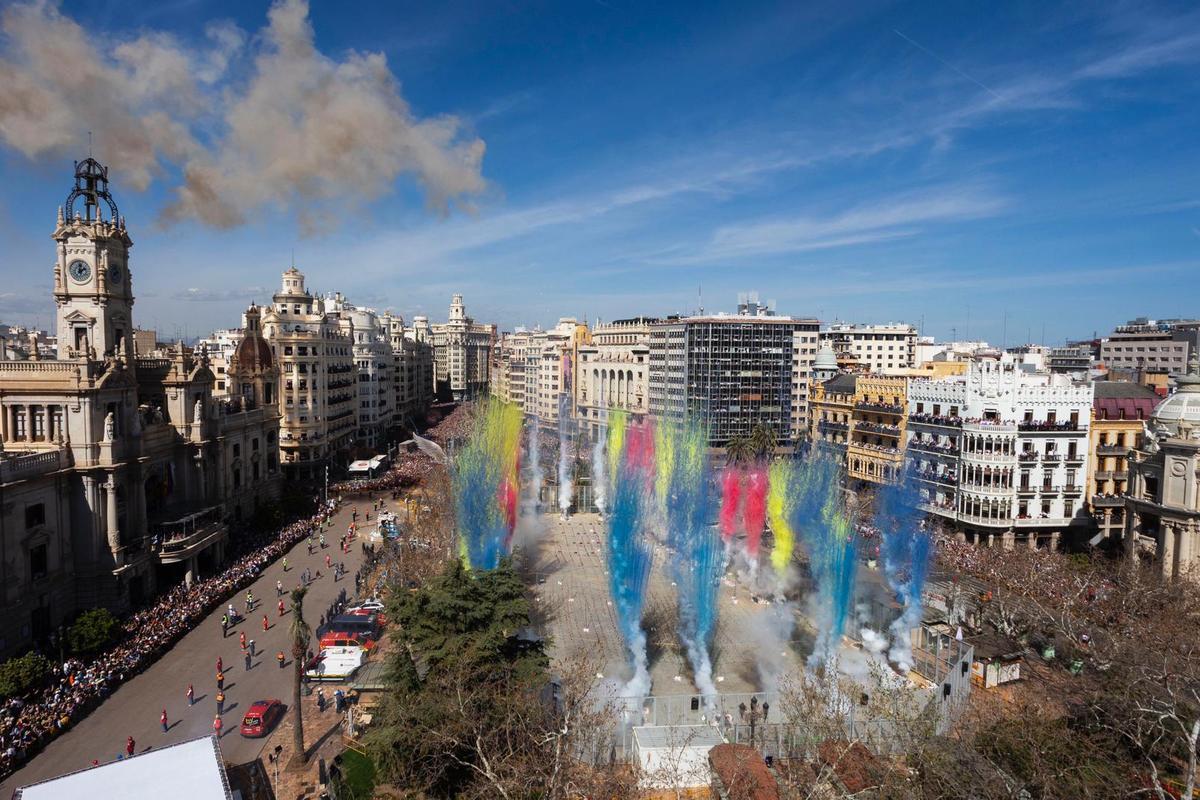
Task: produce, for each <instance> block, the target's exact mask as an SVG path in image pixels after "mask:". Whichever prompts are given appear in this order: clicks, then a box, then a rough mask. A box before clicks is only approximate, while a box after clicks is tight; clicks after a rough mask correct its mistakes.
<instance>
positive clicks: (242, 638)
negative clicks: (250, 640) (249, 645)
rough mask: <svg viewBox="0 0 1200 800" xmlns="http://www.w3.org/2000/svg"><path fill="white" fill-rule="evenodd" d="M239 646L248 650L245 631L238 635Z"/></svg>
mask: <svg viewBox="0 0 1200 800" xmlns="http://www.w3.org/2000/svg"><path fill="white" fill-rule="evenodd" d="M238 644H240V645H241V646H242V649H243V650H245V649H246V632H245V631H242V632H241V633H239V634H238Z"/></svg>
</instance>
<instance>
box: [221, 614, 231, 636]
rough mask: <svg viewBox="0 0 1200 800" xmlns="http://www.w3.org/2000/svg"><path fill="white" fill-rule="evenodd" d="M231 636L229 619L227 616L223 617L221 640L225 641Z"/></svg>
mask: <svg viewBox="0 0 1200 800" xmlns="http://www.w3.org/2000/svg"><path fill="white" fill-rule="evenodd" d="M228 635H229V617H228V616H227V615H225V614H222V615H221V638H222V639H224V638H225V637H226V636H228Z"/></svg>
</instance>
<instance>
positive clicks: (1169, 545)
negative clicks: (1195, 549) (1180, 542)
mask: <svg viewBox="0 0 1200 800" xmlns="http://www.w3.org/2000/svg"><path fill="white" fill-rule="evenodd" d="M1158 560H1159V561H1160V562H1161V563H1162V574H1163V575H1165V576H1166V577H1168V578H1170V577H1171V576H1172V575H1174V574H1175V526H1174V525H1169V524H1167V523H1165V522H1163V521H1162V520H1161V519H1160V520H1159V522H1158Z"/></svg>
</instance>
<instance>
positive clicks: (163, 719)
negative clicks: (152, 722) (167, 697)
mask: <svg viewBox="0 0 1200 800" xmlns="http://www.w3.org/2000/svg"><path fill="white" fill-rule="evenodd" d="M158 721H159V722H161V723H162V729H163V733H166V732H167V709H166V708H165V707H164V708H163V710H162V716H160V717H159V718H158Z"/></svg>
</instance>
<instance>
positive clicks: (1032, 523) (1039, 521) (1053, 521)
mask: <svg viewBox="0 0 1200 800" xmlns="http://www.w3.org/2000/svg"><path fill="white" fill-rule="evenodd" d="M1013 524H1014V525H1015V526H1016V527H1018V528H1044V527H1056V528H1057V527H1066V526H1067V525H1070V524H1071V520H1069V519H1066V518H1065V517H1043V516H1037V517H1017V518H1016V519H1015V520H1013Z"/></svg>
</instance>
